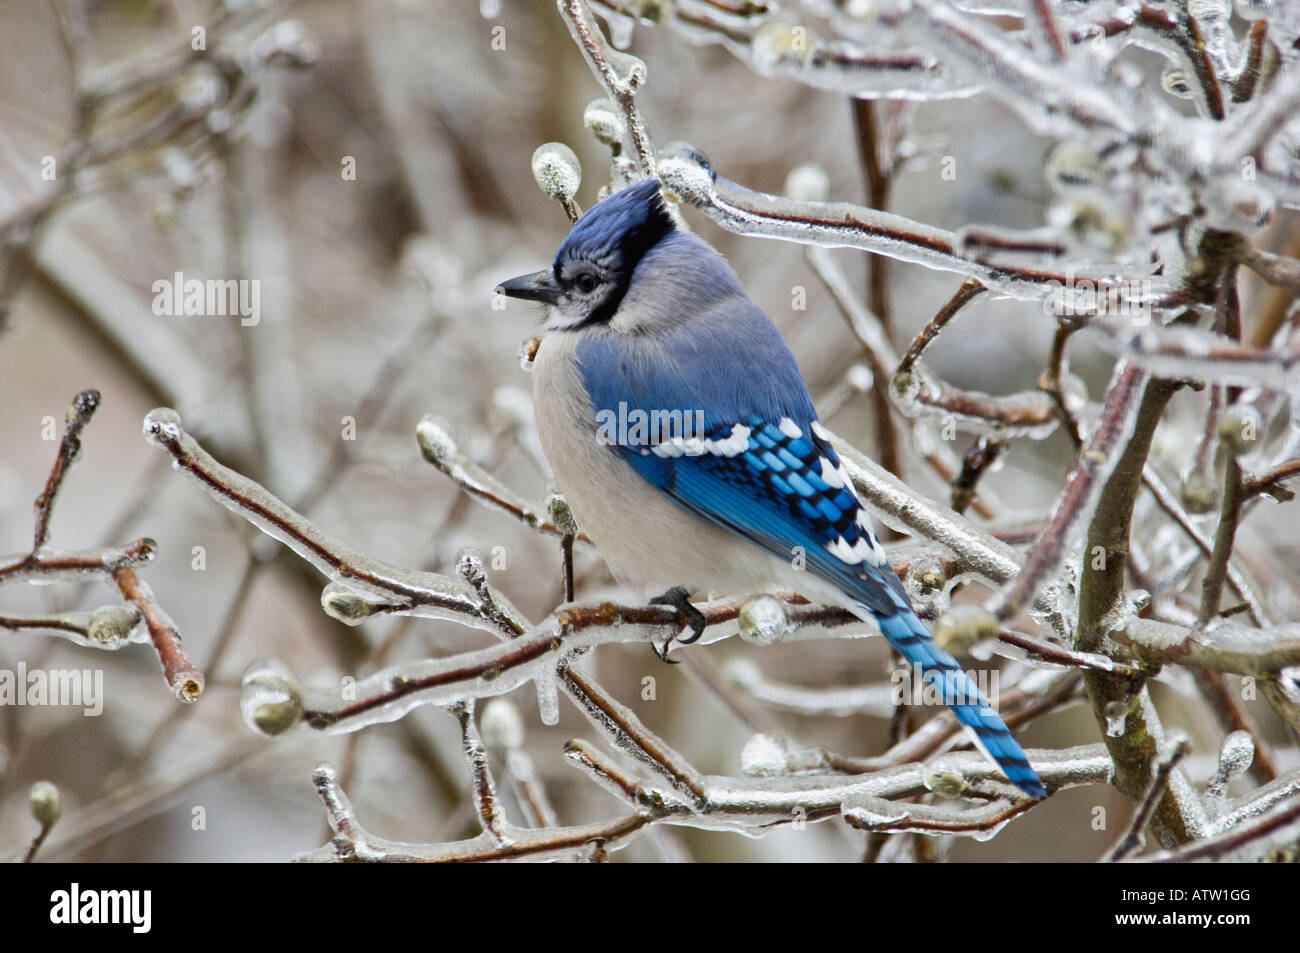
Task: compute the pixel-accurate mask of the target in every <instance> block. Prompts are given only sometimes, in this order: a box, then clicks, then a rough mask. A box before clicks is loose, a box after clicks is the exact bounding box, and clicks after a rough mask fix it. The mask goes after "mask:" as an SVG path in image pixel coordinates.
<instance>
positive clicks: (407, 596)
mask: <svg viewBox="0 0 1300 953" xmlns="http://www.w3.org/2000/svg"><path fill="white" fill-rule="evenodd" d="M144 434H145V438H146V439H147V440H148V441H149V442H150V443H152V444H153V445H154V446H156V447H159V448H161V449H163V450H165V451H166V452H167V453H169V454H171V456H172V458H173V460H174V461H175V463H174V465H175V467H176V468H177V469H178V470H180V471H181V472H183V473H185V474H186V476H188V477H189V478H190V479H191V480H193V481H194V482H195V483H196V484H198V485H199V486H200V487H202V488H203V489H204V491H205V492H207V493H208V494H209V495H210V496H212V497H213V498H214V499H215V500H217V501H218V502H219V503H221V504H222V505H223V506H225V507H227V508H228V509H230V510H232V511H233V512H235V513H237V514H239V515H240V516H242V517H244V519H246V520H248V521H249V522H251V523H252V524H253V525H254V526H256V527H257V528H258V529H260V530H261V531H262V532H264V533H266V534H267V535H268V536H270V537H271V538H273V539H277V540H279V541H280V542H282V543H284V544H285V545H286V546H288V547H289V548H290V549H292V550H293V551H294V552H296V553H297V554H298V555H299V556H300V557H302V558H303V559H305V560H306V561H307V562H309V563H311V564H312V565H313V566H315V567H316V568H317V569H318V570H320V571H321V572H322V573H324V574H325V575H326V576H327V577H329V578H330V579H331V580H333V581H334V582H335V583H337V584H338V585H339V586H342V587H344V588H346V589H348V590H351V591H353V592H355V593H357V594H358V595H359V596H361V597H362V598H363V599H364V598H365V597H370V598H373V599H378V600H385V599H387V600H390V601H393V602H396V603H397V604H399V605H400V606H401V607H402V609H401V611H408V612H417V611H418V612H419V614H421V615H425V616H428V617H431V618H440V619H448V620H451V621H459V622H463V623H465V624H466V625H471V626H474V627H476V628H480V629H486V630H488V631H500V630H501V628H502V626H505V628H507V629H509V630H510V634H517V632H516V631H515V629H514V627H513V626H512V625H511V624H510V623H509V622H503V621H501V620H500V619H494V618H492V616H491V615H490V614H488V613H487V612H486V611H485V608H484V605H483V601H482V599H481V598H480V597H479V594H478V593H477V592H475V591H474V589H473V588H472V587H471V586H468V585H466V584H464V583H460V582H457V581H455V580H453V579H449V578H448V577H446V576H441V575H438V574H437V573H428V572H412V571H410V570H404V569H398V568H396V567H394V566H390V565H388V564H386V563H382V562H379V561H378V560H375V559H372V558H370V557H369V556H366V555H364V554H362V553H361V552H359V551H357V550H355V549H353V548H352V547H350V546H348V545H347V544H346V543H342V542H340V541H338V540H335V539H332V538H331V537H329V536H326V535H325V534H324V533H322V532H321V531H320V530H318V529H317V528H316V527H315V526H314V525H313V524H312V523H311V522H310V521H308V520H307V519H305V518H304V517H303V516H302V515H301V514H299V513H297V512H296V511H294V510H293V509H291V508H290V507H289V506H287V505H286V504H285V503H283V502H282V501H281V500H279V499H277V498H276V497H275V496H273V495H271V494H270V493H268V492H267V491H266V490H265V489H264V488H262V487H261V486H259V485H258V484H257V483H255V482H254V481H252V480H250V479H248V478H247V477H245V476H242V475H240V474H238V473H236V472H235V471H234V470H231V469H229V468H228V467H224V466H222V465H221V464H220V463H218V462H217V461H216V460H214V459H213V458H212V457H211V455H209V454H208V452H207V451H206V450H204V449H203V448H202V447H201V446H200V445H199V443H198V441H197V440H195V439H194V438H193V437H192V436H190V435H189V434H188V433H186V431H185V429H184V427H183V426H182V425H181V418H180V415H179V414H177V413H176V411H174V410H170V409H167V408H160V409H158V410H153V411H151V412H150V413H149V414H148V415H147V416H146V417H145V420H144Z"/></svg>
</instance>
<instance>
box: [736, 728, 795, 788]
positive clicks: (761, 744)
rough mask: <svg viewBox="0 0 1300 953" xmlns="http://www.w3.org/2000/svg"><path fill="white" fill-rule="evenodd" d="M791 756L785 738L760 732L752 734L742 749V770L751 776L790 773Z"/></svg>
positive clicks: (768, 776)
mask: <svg viewBox="0 0 1300 953" xmlns="http://www.w3.org/2000/svg"><path fill="white" fill-rule="evenodd" d="M789 756H790V749H789V746H788V745H787V744H786V741H785V739H784V738H781V737H779V736H777V735H773V734H767V733H766V732H760V733H759V734H756V735H753V736H751V737H750V739H749V740H748V741H746V742H745V747H744V748H742V749H741V751H740V770H741V773H742V774H744V775H745V776H746V777H751V778H770V777H778V776H780V775H783V774H786V773H788V769H787V767H786V764H787V760H788V758H789Z"/></svg>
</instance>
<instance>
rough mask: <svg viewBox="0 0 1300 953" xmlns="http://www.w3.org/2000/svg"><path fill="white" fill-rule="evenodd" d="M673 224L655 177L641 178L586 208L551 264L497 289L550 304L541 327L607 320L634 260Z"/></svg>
mask: <svg viewBox="0 0 1300 953" xmlns="http://www.w3.org/2000/svg"><path fill="white" fill-rule="evenodd" d="M674 228H675V225H674V223H673V217H672V215H671V214H670V213H669V211H668V207H667V205H666V204H665V203H664V196H663V192H662V191H661V190H660V186H659V180H658V179H645V180H643V181H641V182H637V183H636V184H635V185H629V186H628V187H627V188H624V189H621V190H619V191H618V192H615V193H614V194H613V195H611V196H610V197H609V198H607V199H605V200H604V201H603V202H599V203H597V204H596V205H593V206H592V207H591V208H590V209H588V210H587V212H586V213H585V214H584V215H583V216H582V217H581V218H579V219H578V220H577V222H575V223H574V225H573V228H572V230H570V232H569V235H568V237H567V238H565V239H564V242H563V243H562V244H561V245H560V250H559V251H558V252H556V254H555V264H554V265H553V266H552V267H551V268H549V269H547V270H545V271H538V272H534V273H532V274H529V275H520V276H519V277H518V278H511V279H510V280H509V281H503V282H502V283H501V284H500V285H499V286H498V290H499V291H500V292H501V293H502V294H506V295H509V296H510V297H512V298H523V299H526V300H530V301H541V302H544V303H546V304H547V305H550V308H549V309H548V312H549V320H548V322H547V326H548V327H549V328H552V329H555V330H561V329H568V328H578V327H582V326H584V325H589V324H597V323H601V322H605V321H608V320H609V319H610V318H611V317H613V315H614V312H615V311H617V310H618V306H619V302H621V301H622V300H623V296H624V295H625V294H626V293H627V289H628V285H630V284H631V282H632V275H633V273H634V272H635V271H636V266H637V264H638V263H639V262H640V261H641V259H642V258H643V257H644V256H645V253H646V252H648V251H649V250H650V249H651V248H654V247H655V245H657V244H658V243H659V242H660V240H661V239H663V238H664V236H666V235H668V234H669V233H670V232H672V231H673V229H674Z"/></svg>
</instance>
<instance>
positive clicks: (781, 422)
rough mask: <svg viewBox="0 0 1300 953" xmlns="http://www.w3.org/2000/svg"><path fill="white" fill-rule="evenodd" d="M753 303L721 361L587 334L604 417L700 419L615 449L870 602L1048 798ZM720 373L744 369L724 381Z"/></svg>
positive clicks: (963, 717) (684, 497)
mask: <svg viewBox="0 0 1300 953" xmlns="http://www.w3.org/2000/svg"><path fill="white" fill-rule="evenodd" d="M750 307H752V305H751V306H750ZM754 311H755V312H756V313H757V314H758V316H759V317H761V318H762V321H761V325H760V324H759V323H758V322H752V323H751V324H750V326H749V327H748V328H747V329H746V331H747V333H746V334H744V335H740V336H736V335H732V336H731V337H730V343H729V347H728V350H727V352H726V357H725V360H719V359H718V356H717V354H716V352H712V351H711V349H710V348H708V347H702V346H700V343H701V342H699V341H689V342H687V343H688V344H690V345H694V346H687V347H674V348H672V349H671V351H672V353H674V354H676V355H678V356H679V357H680V360H679V361H678V362H677V363H676V364H670V363H669V362H668V361H667V360H665V359H664V358H662V357H661V356H659V355H660V354H662V353H663V352H662V351H660V352H659V354H646V353H644V352H638V353H636V354H635V355H633V354H632V353H631V352H630V351H629V350H628V345H627V344H626V343H625V342H622V341H620V340H619V338H618V337H617V336H616V335H613V334H607V335H596V336H593V337H591V338H588V339H586V340H584V341H583V343H582V344H580V345H579V348H578V359H579V362H580V364H581V366H582V371H583V377H584V381H585V383H586V385H587V389H588V393H589V394H590V395H591V399H592V405H593V410H594V411H595V412H597V413H600V412H601V410H603V409H608V408H614V407H619V406H622V407H624V408H632V409H633V410H639V411H641V412H642V413H643V414H644V415H645V416H646V417H650V416H651V415H652V414H653V413H654V412H655V411H659V412H663V411H665V410H676V411H681V412H682V413H681V415H680V416H679V417H677V418H672V419H673V420H681V421H683V422H685V421H690V420H698V421H699V423H700V425H701V426H700V432H698V433H696V432H691V433H676V434H674V433H665V432H662V429H661V428H649V429H648V430H646V431H645V434H644V438H643V439H636V440H628V441H625V442H623V443H619V444H615V446H614V447H613V452H617V453H619V454H621V455H622V456H623V458H624V459H625V460H626V461H627V462H628V463H629V464H630V465H631V466H632V468H633V469H634V470H635V471H636V472H637V473H638V474H640V476H641V477H642V478H644V479H645V480H647V481H648V482H649V483H651V484H652V485H653V486H655V487H656V488H658V489H659V490H660V491H662V492H663V493H665V494H667V495H668V496H669V497H671V498H672V499H673V500H674V501H676V502H677V503H678V504H679V505H680V506H682V507H683V508H684V509H685V510H687V511H689V512H690V513H692V514H694V515H696V516H698V517H700V518H702V519H704V520H707V521H708V522H710V523H713V524H714V525H717V526H721V527H723V528H725V529H728V530H730V531H732V532H734V533H736V534H737V535H739V536H742V537H744V538H745V539H748V540H749V541H751V542H752V543H754V544H755V545H758V546H761V547H762V548H763V549H765V550H767V551H768V552H770V553H772V554H773V555H775V556H777V557H779V558H782V559H793V558H794V557H795V556H796V555H798V551H801V552H802V553H803V555H804V558H805V560H806V568H807V569H808V571H810V572H813V573H814V574H816V575H817V576H819V577H821V578H822V579H825V580H827V581H829V582H832V583H833V584H835V585H837V586H838V587H839V588H840V589H841V590H842V591H843V592H845V593H846V594H848V595H849V596H851V597H852V598H853V599H854V600H856V601H857V602H858V603H860V604H861V605H862V606H863V607H865V608H866V609H867V610H869V611H870V612H871V614H872V615H873V616H874V617H875V618H876V620H877V621H878V622H879V624H880V628H881V631H882V632H883V633H884V635H885V637H886V638H888V639H889V642H890V643H891V644H892V645H893V646H894V647H895V648H896V649H897V650H898V651H899V653H900V654H902V656H903V657H904V658H905V659H906V660H907V661H908V662H909V663H911V664H913V665H916V666H919V667H920V669H921V672H922V676H923V677H924V678H925V679H927V680H928V681H930V682H931V683H932V684H934V685H936V686H937V687H938V688H939V690H940V691H941V692H942V693H943V694H942V697H943V698H945V699H948V700H952V701H953V703H952V704H951V705H950V707H951V708H952V711H953V712H954V714H955V715H956V716H957V719H958V720H959V721H960V722H961V723H962V724H963V725H966V726H967V727H969V728H970V729H971V730H972V731H973V732H974V733H975V736H976V738H977V739H978V741H979V742H980V745H981V747H983V748H984V750H985V751H986V752H987V753H988V754H989V755H990V756H991V757H992V758H993V759H994V760H995V761H996V762H997V764H998V765H999V766H1000V767H1001V768H1002V770H1003V772H1004V773H1005V774H1006V775H1007V777H1008V778H1009V779H1010V780H1011V781H1012V782H1014V783H1015V784H1017V785H1018V786H1019V787H1020V788H1021V789H1022V790H1024V791H1025V792H1026V793H1028V794H1030V795H1031V796H1033V797H1042V796H1044V795H1045V794H1046V789H1045V788H1044V787H1043V784H1042V782H1041V781H1040V780H1039V778H1038V775H1037V774H1035V773H1034V771H1033V769H1032V768H1031V767H1030V766H1029V762H1028V761H1027V760H1026V758H1025V755H1024V751H1023V750H1022V749H1021V748H1020V745H1019V744H1018V743H1017V742H1016V740H1015V738H1014V737H1013V736H1012V735H1011V732H1010V731H1009V730H1008V729H1007V727H1006V725H1005V724H1004V723H1003V722H1002V719H1001V718H1000V717H999V716H998V714H997V712H995V711H994V710H993V709H992V708H991V707H990V706H989V704H988V701H987V700H986V699H985V698H984V696H983V695H982V694H981V693H980V691H979V689H978V687H977V686H976V685H975V683H974V682H973V681H972V680H971V679H970V677H969V676H968V675H966V674H965V672H963V671H962V669H961V667H960V666H959V665H958V664H957V661H956V659H954V658H953V657H952V656H951V655H949V654H948V653H947V652H945V651H944V650H943V649H941V648H940V647H939V646H938V645H937V644H936V643H935V642H934V639H933V637H932V636H931V634H930V632H929V630H928V629H927V628H926V626H925V624H924V623H923V622H922V621H921V619H920V618H919V617H918V616H917V615H916V613H915V612H914V611H913V609H912V605H911V601H910V600H909V599H908V597H907V594H906V591H905V590H904V589H903V585H902V583H901V582H900V580H899V578H898V575H897V574H896V573H895V572H894V570H893V568H892V567H890V565H889V563H888V561H887V560H886V558H885V554H884V551H883V549H882V548H881V546H880V544H879V542H878V541H877V540H876V538H875V535H874V533H873V532H872V530H871V522H870V519H869V517H868V515H867V514H866V511H865V510H864V509H863V508H862V505H861V503H860V502H859V501H858V498H857V495H856V494H855V493H854V491H853V488H852V485H851V484H850V483H849V481H848V479H847V477H846V476H845V474H844V471H843V468H842V467H841V465H840V459H839V456H838V455H837V454H836V453H835V450H834V449H833V448H832V447H831V445H830V442H829V441H828V440H827V439H826V436H825V431H823V430H822V429H821V426H820V424H819V423H818V422H817V417H816V412H815V410H814V408H813V406H812V400H811V399H810V398H809V397H808V391H807V388H806V387H805V385H804V383H803V378H802V377H801V376H800V375H799V371H798V368H797V366H796V365H795V363H794V358H793V357H792V356H791V355H790V352H789V350H788V349H787V348H786V347H785V343H784V341H782V340H781V339H780V335H779V334H778V333H777V332H776V330H775V328H774V327H773V326H772V325H771V322H770V321H768V320H767V318H766V316H764V315H762V313H761V312H758V311H757V309H756V308H755V309H754ZM762 326H766V328H768V329H771V330H770V336H769V335H768V333H767V332H766V331H765V330H764V328H763V327H762ZM772 337H774V338H775V341H773V340H771V338H772ZM774 355H777V356H779V360H777V361H776V362H775V366H774V362H773V356H774ZM747 358H749V360H747ZM710 362H712V366H710ZM718 367H725V368H737V369H739V373H738V374H731V375H726V376H721V375H719V374H718V371H717V369H718ZM751 367H758V368H762V369H763V373H764V377H763V379H762V380H753V381H752V382H751V381H747V380H746V379H745V377H744V375H745V374H746V373H747V371H748V369H749V368H751ZM747 385H748V386H747Z"/></svg>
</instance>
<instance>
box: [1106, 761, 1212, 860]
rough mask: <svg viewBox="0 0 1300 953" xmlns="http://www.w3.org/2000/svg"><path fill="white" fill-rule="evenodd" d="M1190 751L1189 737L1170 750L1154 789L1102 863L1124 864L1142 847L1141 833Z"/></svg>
mask: <svg viewBox="0 0 1300 953" xmlns="http://www.w3.org/2000/svg"><path fill="white" fill-rule="evenodd" d="M1190 751H1191V742H1190V741H1188V739H1187V737H1186V736H1183V737H1180V738H1178V739H1177V740H1176V741H1174V742H1173V743H1172V744H1171V746H1170V748H1169V750H1168V751H1167V752H1166V753H1165V754H1164V755H1163V756H1162V757H1161V758H1160V759H1159V761H1158V762H1157V763H1156V768H1155V774H1154V776H1153V777H1152V778H1151V786H1150V787H1148V788H1147V792H1146V794H1144V795H1143V796H1142V800H1141V802H1140V803H1139V804H1138V806H1137V810H1135V811H1134V812H1133V816H1132V818H1130V819H1129V823H1128V826H1127V827H1126V828H1125V830H1124V833H1123V834H1122V835H1121V836H1120V838H1119V840H1117V841H1116V842H1115V844H1114V846H1113V847H1111V849H1110V850H1109V851H1107V852H1106V855H1105V856H1104V857H1102V860H1104V861H1109V862H1110V863H1116V862H1118V861H1121V860H1124V859H1125V858H1126V857H1128V856H1129V855H1130V854H1132V853H1133V852H1134V851H1135V850H1137V849H1138V848H1139V847H1140V846H1141V844H1142V832H1143V831H1144V830H1145V829H1146V826H1147V823H1148V822H1149V821H1150V820H1151V815H1152V814H1153V813H1154V812H1155V809H1156V802H1157V801H1158V800H1159V799H1160V797H1161V796H1162V795H1163V794H1164V790H1165V785H1166V784H1167V783H1168V782H1169V775H1170V772H1172V771H1173V770H1174V768H1176V767H1178V763H1179V762H1180V761H1182V760H1183V758H1185V757H1187V755H1188V753H1189V752H1190Z"/></svg>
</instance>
